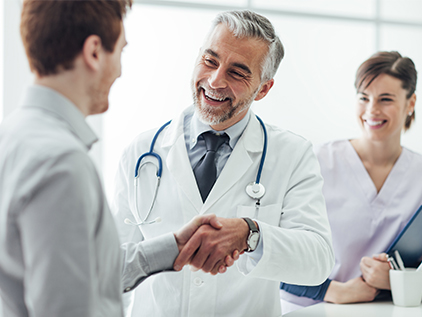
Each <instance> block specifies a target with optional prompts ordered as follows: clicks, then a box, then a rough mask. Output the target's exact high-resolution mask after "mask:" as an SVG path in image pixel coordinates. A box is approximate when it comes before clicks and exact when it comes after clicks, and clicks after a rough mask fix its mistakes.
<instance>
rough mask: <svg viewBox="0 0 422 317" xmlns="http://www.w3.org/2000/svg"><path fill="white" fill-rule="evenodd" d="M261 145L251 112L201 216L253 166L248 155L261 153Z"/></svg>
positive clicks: (257, 123)
mask: <svg viewBox="0 0 422 317" xmlns="http://www.w3.org/2000/svg"><path fill="white" fill-rule="evenodd" d="M263 144H264V134H263V132H262V129H261V126H260V123H259V122H258V120H257V119H256V117H255V115H254V114H253V113H252V112H251V118H250V120H249V123H248V126H247V127H246V129H245V131H244V132H243V134H242V136H241V137H240V139H239V141H238V142H237V144H236V146H235V148H234V149H233V152H232V153H231V155H230V157H229V159H228V161H227V163H226V165H225V166H224V168H223V170H222V172H221V174H220V176H219V177H218V179H217V181H216V182H215V184H214V187H213V188H212V190H211V192H210V194H209V196H208V198H207V200H206V201H205V204H204V207H203V209H202V210H201V214H202V213H205V212H207V210H208V209H209V208H211V206H212V205H213V204H214V203H215V202H216V201H217V200H219V199H220V198H222V196H223V195H225V194H226V193H227V192H228V191H229V190H230V188H232V187H233V186H234V185H235V184H236V183H238V182H239V181H240V180H241V178H242V176H244V175H245V173H246V172H247V171H248V170H249V168H250V167H251V165H252V164H253V159H252V157H251V155H250V154H251V153H256V152H261V153H262V147H263ZM259 157H260V156H259ZM252 181H254V179H251V180H250V182H252ZM246 185H247V184H246V183H245V184H244V186H245V187H246Z"/></svg>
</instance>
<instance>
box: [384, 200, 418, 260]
mask: <svg viewBox="0 0 422 317" xmlns="http://www.w3.org/2000/svg"><path fill="white" fill-rule="evenodd" d="M395 250H398V251H399V252H400V256H401V258H402V259H403V262H404V266H405V267H418V266H419V264H420V263H421V262H422V206H420V207H419V209H418V210H417V211H416V212H415V214H414V215H413V216H412V218H411V219H410V220H409V222H408V223H407V224H406V226H405V227H404V228H403V230H402V231H401V232H400V233H399V234H398V235H397V237H396V238H395V239H394V241H393V243H392V244H391V245H390V246H389V247H388V249H387V251H385V253H387V254H388V255H390V256H393V257H394V251H395Z"/></svg>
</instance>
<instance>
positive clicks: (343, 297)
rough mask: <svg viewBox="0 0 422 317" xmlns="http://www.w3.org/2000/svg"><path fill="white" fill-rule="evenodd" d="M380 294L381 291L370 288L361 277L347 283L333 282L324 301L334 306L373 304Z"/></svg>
mask: <svg viewBox="0 0 422 317" xmlns="http://www.w3.org/2000/svg"><path fill="white" fill-rule="evenodd" d="M378 293H379V290H377V289H376V288H374V287H372V286H369V285H368V284H367V283H365V281H364V280H363V279H362V278H361V277H356V278H354V279H351V280H348V281H347V282H345V283H341V282H337V281H331V283H330V286H328V289H327V293H325V297H324V301H326V302H330V303H334V304H348V303H360V302H371V301H373V300H374V299H375V296H377V295H378Z"/></svg>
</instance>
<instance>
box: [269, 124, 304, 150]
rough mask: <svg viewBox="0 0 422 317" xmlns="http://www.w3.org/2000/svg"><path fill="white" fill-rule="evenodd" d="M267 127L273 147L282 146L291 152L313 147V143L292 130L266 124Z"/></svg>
mask: <svg viewBox="0 0 422 317" xmlns="http://www.w3.org/2000/svg"><path fill="white" fill-rule="evenodd" d="M265 127H266V129H267V133H268V139H269V141H268V142H269V143H270V142H271V143H272V146H275V147H279V146H282V147H283V148H286V149H289V150H292V149H303V148H311V147H312V143H311V142H310V141H309V140H307V139H306V138H304V137H303V136H301V135H299V134H296V133H294V132H292V131H290V130H285V129H282V128H280V127H277V126H274V125H271V124H266V125H265ZM270 140H271V141H270Z"/></svg>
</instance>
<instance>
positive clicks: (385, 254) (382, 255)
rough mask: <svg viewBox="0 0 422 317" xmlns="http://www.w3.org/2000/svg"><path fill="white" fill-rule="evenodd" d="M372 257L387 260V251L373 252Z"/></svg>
mask: <svg viewBox="0 0 422 317" xmlns="http://www.w3.org/2000/svg"><path fill="white" fill-rule="evenodd" d="M372 258H373V259H374V260H377V261H381V262H388V261H387V259H388V255H387V253H380V254H374V255H373V256H372Z"/></svg>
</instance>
